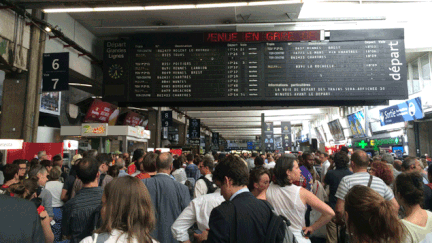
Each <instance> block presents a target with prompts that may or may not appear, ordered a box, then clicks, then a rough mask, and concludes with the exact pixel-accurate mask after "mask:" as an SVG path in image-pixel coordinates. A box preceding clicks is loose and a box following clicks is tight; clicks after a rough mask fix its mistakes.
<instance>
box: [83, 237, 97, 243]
mask: <svg viewBox="0 0 432 243" xmlns="http://www.w3.org/2000/svg"><path fill="white" fill-rule="evenodd" d="M93 241H94V240H93V237H92V236H87V237H86V238H84V239H82V240H81V241H80V243H92V242H93Z"/></svg>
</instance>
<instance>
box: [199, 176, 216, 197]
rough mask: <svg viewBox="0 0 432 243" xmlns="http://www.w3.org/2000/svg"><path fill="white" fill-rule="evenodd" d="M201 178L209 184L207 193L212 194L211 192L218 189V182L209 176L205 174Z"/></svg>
mask: <svg viewBox="0 0 432 243" xmlns="http://www.w3.org/2000/svg"><path fill="white" fill-rule="evenodd" d="M199 179H203V180H204V182H205V184H206V186H207V194H210V193H213V192H215V191H216V189H217V186H216V184H215V183H214V182H212V181H210V180H209V179H207V177H205V175H203V176H201V177H200V178H199ZM199 179H198V180H199Z"/></svg>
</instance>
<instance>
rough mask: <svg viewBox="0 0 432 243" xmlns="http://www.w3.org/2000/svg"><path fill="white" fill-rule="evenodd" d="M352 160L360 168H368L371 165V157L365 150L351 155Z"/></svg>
mask: <svg viewBox="0 0 432 243" xmlns="http://www.w3.org/2000/svg"><path fill="white" fill-rule="evenodd" d="M351 160H352V162H353V163H354V165H355V166H356V167H358V168H367V167H368V165H369V157H368V155H367V153H366V152H365V151H363V150H356V151H355V152H354V153H353V154H352V155H351Z"/></svg>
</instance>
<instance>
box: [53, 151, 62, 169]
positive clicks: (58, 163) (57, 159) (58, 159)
mask: <svg viewBox="0 0 432 243" xmlns="http://www.w3.org/2000/svg"><path fill="white" fill-rule="evenodd" d="M53 166H59V167H62V166H63V157H62V156H61V155H59V154H57V155H55V156H54V157H53Z"/></svg>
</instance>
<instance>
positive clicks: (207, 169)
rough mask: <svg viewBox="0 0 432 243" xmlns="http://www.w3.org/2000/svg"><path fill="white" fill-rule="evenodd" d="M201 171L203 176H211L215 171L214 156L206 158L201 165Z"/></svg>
mask: <svg viewBox="0 0 432 243" xmlns="http://www.w3.org/2000/svg"><path fill="white" fill-rule="evenodd" d="M199 169H200V172H201V174H203V175H206V174H210V173H211V172H212V171H213V169H214V159H213V156H212V155H210V154H208V155H206V156H204V158H203V160H202V162H201V163H200V164H199Z"/></svg>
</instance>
